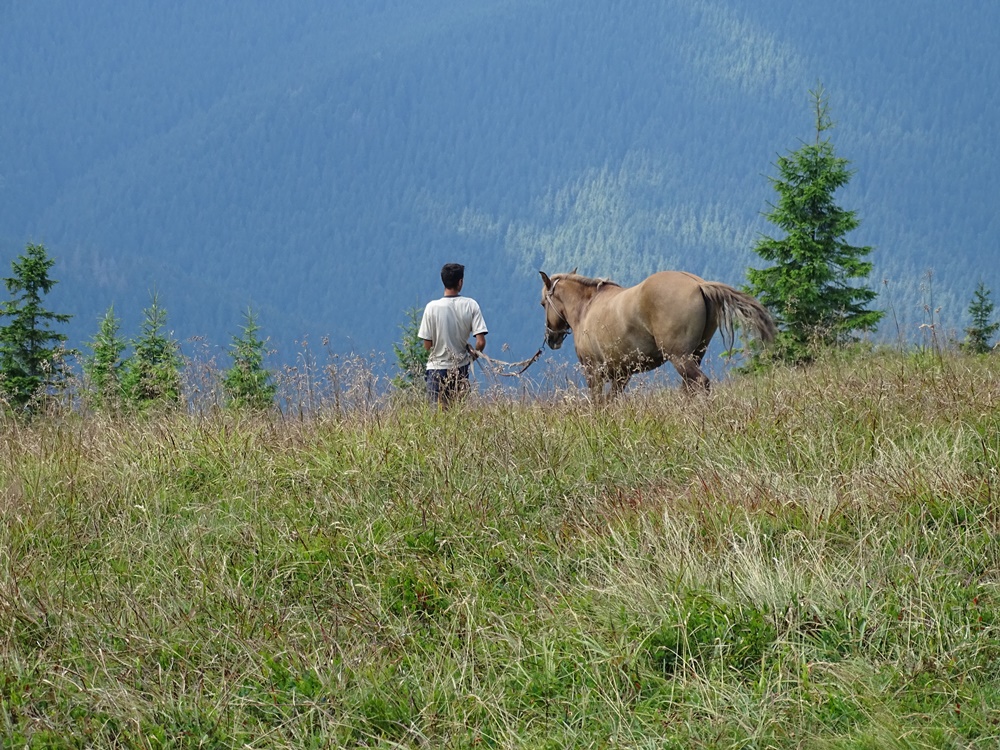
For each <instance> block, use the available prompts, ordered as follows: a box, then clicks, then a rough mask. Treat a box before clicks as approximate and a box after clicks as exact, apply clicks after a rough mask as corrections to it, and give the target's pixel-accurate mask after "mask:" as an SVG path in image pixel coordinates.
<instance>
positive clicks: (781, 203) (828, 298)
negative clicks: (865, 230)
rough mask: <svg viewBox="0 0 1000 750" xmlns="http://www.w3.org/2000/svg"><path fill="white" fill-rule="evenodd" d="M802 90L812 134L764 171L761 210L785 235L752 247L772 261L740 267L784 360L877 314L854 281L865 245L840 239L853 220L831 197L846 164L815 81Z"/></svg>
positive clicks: (860, 275)
mask: <svg viewBox="0 0 1000 750" xmlns="http://www.w3.org/2000/svg"><path fill="white" fill-rule="evenodd" d="M809 93H810V95H811V96H812V98H813V107H814V112H815V117H816V139H815V142H813V143H804V144H803V145H802V146H801V147H800V148H799V149H798V150H796V151H793V152H791V153H789V154H788V155H786V156H781V157H779V158H778V161H777V164H776V165H775V166H776V167H777V169H778V173H779V176H778V177H772V178H769V180H770V182H771V185H772V186H773V187H774V189H775V190H776V191H777V193H778V202H777V205H771V210H770V211H768V212H767V213H765V214H764V216H765V218H767V220H768V221H769V222H771V223H772V224H774V225H775V226H777V227H778V228H779V229H781V230H782V232H784V235H785V236H784V237H783V238H781V239H775V238H773V237H768V236H765V237H762V238H761V239H760V240H759V241H758V242H757V244H756V246H755V247H754V252H756V253H757V255H759V256H760V257H761V258H763V259H764V260H765V261H768V262H770V263H772V264H773V265H771V266H768V267H766V268H761V269H757V268H751V269H749V270H748V272H747V278H748V280H749V282H750V283H749V286H748V291H749V292H750V293H752V294H754V295H756V296H757V297H758V298H759V299H760V301H761V302H762V303H763V304H764V305H765V306H766V307H767V308H768V309H769V310H770V311H771V312H772V314H773V315H774V316H775V319H776V320H777V321H778V324H779V334H778V339H777V342H776V346H775V348H774V353H775V356H777V357H779V358H780V359H782V360H784V361H788V362H804V361H808V360H810V359H811V358H812V356H813V353H814V349H815V347H816V346H829V345H834V344H842V343H845V342H848V341H851V340H853V339H854V338H855V336H854V334H855V332H856V331H863V330H873V329H874V328H875V327H876V326H877V325H878V322H879V320H881V318H882V315H883V314H884V313H883V312H882V311H879V310H870V309H868V307H867V306H868V304H869V303H870V302H871V301H872V300H874V299H875V297H876V292H874V291H873V290H871V289H870V288H868V287H867V286H866V285H864V284H863V283H861V282H863V280H865V279H866V278H867V277H868V274H869V273H871V270H872V264H871V263H870V262H869V261H867V260H865V258H867V256H868V255H869V254H870V253H871V252H872V248H871V247H857V246H854V245H851V244H849V243H848V242H847V240H846V239H845V237H846V235H847V234H848V233H850V232H851V231H853V230H854V229H856V228H857V227H858V225H859V221H858V219H857V217H856V216H855V213H854V212H853V211H846V210H844V209H843V208H841V207H840V206H838V205H837V204H836V202H835V201H834V193H836V191H837V190H838V189H840V188H841V187H843V186H845V185H847V183H848V182H850V179H851V177H852V176H853V175H854V172H853V171H851V170H850V169H848V165H849V162H848V161H847V160H846V159H842V158H840V157H838V156H837V155H836V154H835V152H834V148H833V144H832V143H831V142H830V139H829V138H827V137H825V135H824V134H825V133H826V132H827V131H828V130H830V129H831V128H833V122H832V121H831V120H830V116H829V104H828V100H827V97H826V94H825V91H824V90H823V87H822V86H819V87H818V88H817V89H816V90H815V91H810V92H809Z"/></svg>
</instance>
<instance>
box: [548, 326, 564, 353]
mask: <svg viewBox="0 0 1000 750" xmlns="http://www.w3.org/2000/svg"><path fill="white" fill-rule="evenodd" d="M567 333H569V331H551V330H549V331H546V332H545V343H546V344H547V345H548V347H549V349H552V350H555V349H558V348H559V347H561V346H562V345H563V341H565V340H566V334H567Z"/></svg>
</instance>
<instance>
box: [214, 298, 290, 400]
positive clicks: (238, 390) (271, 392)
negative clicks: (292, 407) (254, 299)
mask: <svg viewBox="0 0 1000 750" xmlns="http://www.w3.org/2000/svg"><path fill="white" fill-rule="evenodd" d="M258 331H260V326H258V325H257V316H256V314H255V313H254V311H253V309H252V308H248V309H247V311H246V312H245V313H244V314H243V330H242V331H241V333H240V334H239V335H238V336H233V343H232V347H231V351H230V353H229V356H230V357H232V360H233V364H232V367H230V368H229V369H228V370H227V371H226V374H225V377H224V378H223V381H222V387H223V390H224V391H225V394H226V399H227V401H228V403H229V405H230V406H234V407H236V408H249V409H260V410H263V409H269V408H270V407H271V406H273V405H274V396H275V394H276V393H277V391H278V387H277V385H276V384H275V383H274V382H272V380H271V373H270V371H268V369H267V368H266V367H264V357H265V354H266V352H265V349H264V347H265V345H266V343H267V342H266V341H264V340H263V339H261V338H260V337H259V336H258V335H257V333H258Z"/></svg>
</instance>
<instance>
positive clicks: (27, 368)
mask: <svg viewBox="0 0 1000 750" xmlns="http://www.w3.org/2000/svg"><path fill="white" fill-rule="evenodd" d="M54 264H55V261H54V260H53V259H51V258H49V257H48V254H47V253H46V251H45V248H44V247H43V246H42V245H33V244H28V246H27V248H26V249H25V251H24V253H23V254H22V255H20V256H18V258H17V259H15V260H14V261H13V262H12V263H11V268H12V269H13V275H12V276H9V277H7V278H5V279H4V284H5V286H6V287H7V291H8V292H9V293H10V294H11V295H12V299H10V300H8V301H7V302H4V303H3V305H2V306H0V320H6V321H7V322H6V323H5V324H3V325H0V396H2V397H3V399H4V400H6V401H7V402H8V403H9V404H11V405H13V406H15V407H18V408H20V409H25V408H29V407H30V406H31V405H32V403H33V401H34V399H36V398H37V397H38V396H39V395H40V394H41V393H42V392H43V391H44V390H45V388H46V387H47V386H50V385H53V384H55V383H56V382H58V381H59V380H60V379H61V378H62V377H63V376H64V375H65V368H64V367H63V364H62V355H63V354H64V353H65V352H64V349H63V344H64V343H65V341H66V335H65V334H62V333H59V332H57V331H55V330H53V328H52V326H53V325H54V324H56V323H67V322H69V320H70V318H72V316H71V315H61V314H58V313H54V312H51V311H49V310H46V309H45V307H43V305H42V297H43V296H44V295H46V294H48V293H49V292H50V291H51V290H52V287H53V286H55V284H56V283H57V282H56V281H55V280H54V279H52V278H51V277H50V276H49V270H50V269H51V268H52V266H53V265H54Z"/></svg>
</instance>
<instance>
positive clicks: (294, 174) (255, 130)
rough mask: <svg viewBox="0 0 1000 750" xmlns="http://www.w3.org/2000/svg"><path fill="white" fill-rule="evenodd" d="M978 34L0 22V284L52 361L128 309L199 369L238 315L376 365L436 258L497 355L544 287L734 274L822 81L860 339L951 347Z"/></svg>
mask: <svg viewBox="0 0 1000 750" xmlns="http://www.w3.org/2000/svg"><path fill="white" fill-rule="evenodd" d="M286 6H287V7H286ZM997 28H1000V5H998V6H993V5H991V4H982V3H972V2H971V1H969V0H958V1H957V2H954V3H948V4H944V3H937V2H931V1H930V0H919V1H918V2H913V1H912V0H908V1H907V2H903V0H884V1H883V2H880V3H871V2H862V1H861V0H844V1H843V2H839V3H811V2H807V3H803V2H801V0H796V1H795V2H793V1H792V0H760V1H759V2H755V3H753V4H752V5H748V4H746V3H742V2H736V1H735V0H631V1H630V2H614V1H612V2H602V3H583V4H581V3H578V2H570V1H569V0H466V1H465V2H462V3H456V2H454V1H453V0H353V1H352V2H337V3H327V2H319V1H316V2H301V3H299V2H297V3H292V4H284V5H281V6H279V5H276V4H274V3H270V2H264V1H263V0H240V1H239V2H236V0H230V1H223V0H219V1H218V2H208V3H205V2H195V1H194V0H178V1H177V2H172V3H159V2H153V1H152V0H136V2H130V3H120V2H113V1H112V0H93V1H92V2H88V3H78V2H75V1H70V0H53V1H52V2H46V3H0V97H2V101H3V102H4V104H5V116H4V117H3V118H0V263H2V265H3V271H2V272H3V274H4V275H6V273H7V270H6V269H8V268H9V263H10V260H12V259H13V258H14V257H15V256H17V255H18V254H19V253H20V252H22V251H23V250H24V247H25V245H26V243H27V242H36V243H42V244H44V245H45V247H46V248H47V250H48V251H49V253H50V255H51V256H52V257H53V258H54V259H55V260H56V265H55V267H54V268H53V270H52V275H53V277H54V278H56V279H58V280H59V282H60V283H59V285H58V286H57V287H56V290H55V291H54V292H53V295H52V299H51V306H52V307H54V308H58V311H59V312H67V313H71V314H73V315H74V318H73V321H72V323H71V324H70V331H69V332H70V334H71V340H72V343H74V345H77V346H79V345H81V343H82V342H83V341H85V340H87V339H89V338H91V337H92V336H93V335H94V333H95V332H96V330H97V327H98V320H99V318H100V317H101V315H102V314H103V312H104V311H105V310H106V309H107V308H108V307H109V306H110V305H111V304H114V306H115V310H116V312H117V313H118V315H119V316H120V317H121V318H122V321H123V333H126V334H127V335H134V334H135V333H137V329H138V326H139V324H140V321H141V311H142V309H143V308H144V307H146V306H147V305H148V304H149V302H150V298H151V294H152V293H153V292H156V293H157V294H158V297H159V300H160V303H161V304H162V305H163V306H164V307H165V308H166V310H167V311H168V315H169V320H170V324H171V327H172V328H173V329H174V331H175V334H176V335H177V336H178V337H179V338H180V339H182V340H186V339H187V338H188V337H192V336H200V337H205V338H207V339H208V340H209V341H211V342H213V344H214V345H216V346H219V347H223V348H224V347H225V346H227V344H228V342H229V339H230V336H232V335H233V334H235V333H238V332H239V328H240V324H241V321H242V314H243V312H244V311H245V310H246V309H247V307H248V305H252V306H253V307H254V308H255V309H256V310H257V311H258V322H259V324H260V326H261V330H262V333H263V334H264V335H266V336H269V337H270V342H271V346H272V347H273V348H274V350H275V352H276V355H275V356H276V357H277V358H278V359H279V360H280V359H282V358H287V357H290V356H294V352H295V351H297V349H298V347H299V346H300V344H301V342H302V341H303V340H305V339H308V340H309V341H311V342H315V343H316V345H319V343H320V342H322V341H324V340H326V341H328V342H329V347H330V348H331V349H332V350H334V351H337V352H349V351H356V352H360V353H369V352H383V353H389V354H388V355H387V356H390V357H391V347H392V343H393V342H394V341H396V340H398V339H399V337H400V330H399V326H400V325H402V324H403V323H405V321H406V314H405V311H406V310H407V309H408V308H411V307H416V306H420V305H422V304H424V303H425V302H426V301H427V300H428V299H431V298H433V297H435V296H437V295H438V294H439V293H440V282H439V278H438V269H439V268H440V266H441V264H442V263H444V262H446V261H459V262H463V263H465V264H466V266H467V282H466V292H467V293H468V294H469V295H471V296H474V297H476V298H477V299H478V300H479V301H480V303H481V304H482V306H483V309H484V312H485V314H486V316H487V321H488V323H489V325H490V329H491V333H490V347H491V349H492V351H493V352H494V353H497V354H499V352H500V348H501V346H502V345H503V344H507V345H509V348H510V354H511V357H512V358H520V357H521V356H522V355H523V356H527V355H528V354H530V353H531V351H533V350H534V349H535V348H536V347H537V346H538V344H539V343H540V340H541V328H542V320H541V315H540V309H539V307H538V300H539V294H540V281H539V277H538V270H540V269H542V270H546V271H548V272H558V271H565V270H570V269H571V268H573V267H579V270H580V272H582V273H586V274H589V275H593V276H603V277H608V278H612V279H615V280H616V281H619V282H620V283H623V284H631V283H635V282H638V281H639V280H641V279H642V278H643V277H644V276H645V275H646V274H648V273H650V272H652V271H654V270H658V269H664V268H676V269H682V270H688V271H691V272H694V273H697V274H699V275H701V276H704V277H706V278H713V279H719V280H722V281H726V282H728V283H731V284H735V285H741V284H743V283H744V281H745V273H746V269H747V267H749V266H753V265H754V263H755V261H757V260H758V259H757V258H756V257H755V256H754V254H753V252H752V248H753V245H754V242H755V241H756V239H757V238H758V237H759V236H760V234H761V233H769V234H770V233H773V232H774V231H775V230H774V228H773V227H770V226H768V225H767V224H766V223H765V222H764V221H763V220H762V218H761V214H762V212H763V211H765V210H766V209H767V207H768V203H769V202H770V201H773V200H774V194H773V189H772V188H771V186H770V183H769V179H768V178H769V177H772V176H774V175H775V170H774V168H773V166H772V165H773V162H774V161H775V159H776V157H777V155H779V154H781V153H785V152H787V151H790V150H794V149H795V148H797V147H798V146H799V145H800V143H801V142H802V141H803V140H808V139H810V138H812V137H813V135H814V126H813V122H812V120H811V117H812V113H811V111H810V107H809V94H808V91H809V90H810V89H811V88H814V87H815V86H816V84H817V83H818V82H822V83H823V85H824V86H825V88H826V90H827V92H828V94H829V95H830V103H831V107H832V116H833V119H834V121H835V123H836V128H835V129H834V130H833V131H832V132H831V134H830V135H831V138H832V140H833V142H834V144H835V147H836V151H837V155H838V156H842V157H844V158H846V159H848V160H850V161H851V164H852V167H853V168H854V169H855V170H856V172H855V175H854V178H853V179H852V182H851V184H850V186H849V187H848V188H847V189H845V190H844V191H843V194H842V195H839V196H838V198H839V202H840V204H841V205H842V206H843V207H844V208H847V209H851V210H855V211H857V213H858V217H859V218H860V220H861V226H860V228H859V229H858V230H857V232H856V233H855V236H852V237H850V238H849V239H850V240H851V241H852V243H853V244H857V245H870V246H873V247H875V249H876V250H875V252H874V254H873V255H872V256H871V259H872V260H873V261H874V263H875V272H874V273H873V275H872V278H871V285H872V286H873V287H874V288H876V289H878V290H879V291H880V294H881V296H880V299H879V302H878V305H879V306H880V307H882V308H885V309H888V310H890V311H891V314H889V315H887V316H886V318H885V320H884V322H883V325H882V329H881V331H880V335H881V336H883V337H885V338H890V339H897V338H903V339H906V340H916V339H918V338H919V337H920V336H921V335H924V334H923V333H922V331H925V330H926V329H922V328H921V327H920V326H921V325H922V324H927V323H935V324H936V325H939V326H940V327H941V328H942V329H947V330H951V331H957V332H958V333H959V335H960V332H961V327H962V326H963V325H964V324H965V323H966V320H965V318H966V311H967V308H968V304H969V300H970V299H971V297H972V294H973V291H974V289H975V287H976V284H977V283H978V282H980V281H982V282H984V283H985V284H986V285H987V286H988V287H990V288H993V289H997V291H998V292H1000V270H998V267H997V264H996V258H997V252H996V251H997V239H996V238H997V236H998V230H1000V226H998V222H1000V219H998V215H1000V212H998V196H1000V172H998V170H997V169H996V165H997V164H998V163H1000V158H998V157H1000V154H998V148H1000V146H998V145H997V141H996V138H995V137H994V136H995V130H996V123H997V122H998V121H1000V111H998V110H1000V103H998V100H997V98H996V97H993V96H990V95H989V92H990V91H992V90H993V89H994V88H995V85H996V81H997V80H1000V54H998V53H997V49H996V47H997V45H996V29H997Z"/></svg>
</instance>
